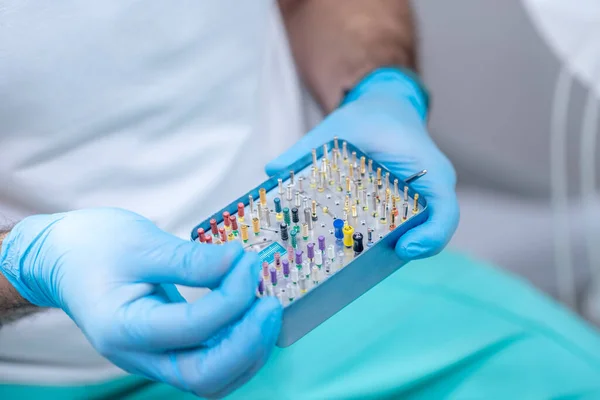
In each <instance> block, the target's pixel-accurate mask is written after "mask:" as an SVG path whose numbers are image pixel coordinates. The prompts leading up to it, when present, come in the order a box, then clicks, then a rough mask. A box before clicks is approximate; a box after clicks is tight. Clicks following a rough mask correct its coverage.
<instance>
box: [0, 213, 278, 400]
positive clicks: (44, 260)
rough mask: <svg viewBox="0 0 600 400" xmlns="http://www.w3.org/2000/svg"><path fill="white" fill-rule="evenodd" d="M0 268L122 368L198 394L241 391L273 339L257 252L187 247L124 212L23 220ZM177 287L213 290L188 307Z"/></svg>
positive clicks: (272, 315) (274, 307) (274, 326)
mask: <svg viewBox="0 0 600 400" xmlns="http://www.w3.org/2000/svg"><path fill="white" fill-rule="evenodd" d="M0 268H1V270H2V272H3V274H4V275H5V276H6V277H7V279H8V280H9V281H10V282H11V284H12V285H13V286H14V287H15V288H16V290H17V291H18V292H19V293H20V294H21V295H22V296H23V297H25V298H26V299H27V300H29V301H30V302H31V303H33V304H35V305H38V306H42V307H59V308H62V309H63V310H64V311H65V312H66V313H67V314H68V315H69V316H70V317H71V318H72V319H73V320H74V321H75V323H76V324H77V326H79V328H81V330H82V331H83V332H84V333H85V335H86V336H87V338H88V339H89V341H90V342H91V343H92V345H93V346H94V347H95V348H96V350H98V351H99V352H100V354H102V355H104V356H105V357H106V358H108V359H109V360H110V361H112V362H113V363H115V364H116V365H118V366H119V367H121V368H123V369H125V370H126V371H129V372H132V373H136V374H140V375H143V376H145V377H147V378H149V379H153V380H157V381H161V382H166V383H169V384H171V385H174V386H176V387H178V388H180V389H182V390H185V391H190V392H193V393H195V394H197V395H201V396H207V397H213V396H223V395H225V394H227V393H228V392H230V391H232V390H234V389H235V388H237V387H239V386H240V385H242V384H243V383H245V382H246V381H247V380H248V379H250V378H251V377H252V376H253V375H254V374H255V373H256V371H257V370H258V369H259V368H260V367H261V366H262V365H263V364H264V362H265V361H266V359H267V357H268V355H269V353H270V350H271V349H272V347H273V345H274V343H275V341H276V339H277V336H278V334H279V328H280V322H281V306H280V305H279V302H278V301H277V300H276V299H275V298H272V297H270V298H263V299H260V300H257V299H256V297H255V293H256V289H257V285H258V280H259V271H260V265H259V262H258V258H257V254H255V253H244V252H243V251H242V246H241V245H240V244H239V243H231V244H226V245H205V244H199V243H192V242H188V241H183V240H181V239H178V238H176V237H175V236H172V235H170V234H168V233H166V232H164V231H162V230H160V229H159V228H158V227H156V226H155V225H154V224H153V223H152V222H150V221H149V220H147V219H146V218H143V217H141V216H139V215H137V214H134V213H132V212H129V211H125V210H121V209H112V208H100V209H89V210H81V211H73V212H69V213H64V214H53V215H38V216H32V217H29V218H26V219H24V220H23V221H21V222H20V223H19V224H17V225H16V226H15V227H14V229H13V230H12V231H11V233H10V234H9V235H8V236H7V237H6V238H5V240H4V243H3V246H2V252H1V253H0ZM173 284H181V285H186V286H194V287H208V288H211V289H214V290H213V291H212V292H210V293H209V294H207V295H205V296H204V297H201V298H200V299H198V300H197V301H195V302H193V303H187V302H185V301H184V300H183V298H182V297H181V296H180V295H179V293H178V292H177V290H176V288H175V286H174V285H173Z"/></svg>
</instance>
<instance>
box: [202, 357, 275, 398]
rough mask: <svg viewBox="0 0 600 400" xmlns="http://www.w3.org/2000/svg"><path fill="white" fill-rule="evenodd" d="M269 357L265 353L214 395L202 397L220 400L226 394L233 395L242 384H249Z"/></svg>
mask: <svg viewBox="0 0 600 400" xmlns="http://www.w3.org/2000/svg"><path fill="white" fill-rule="evenodd" d="M269 355H270V352H267V353H265V355H264V356H263V357H261V358H260V359H259V360H258V361H257V362H255V363H254V365H252V366H251V367H250V368H248V369H247V370H246V372H244V373H243V374H242V375H240V376H239V377H238V378H237V379H236V380H234V381H232V382H231V383H229V384H228V385H227V386H225V387H224V388H223V389H221V390H219V391H217V392H214V393H209V394H206V395H205V396H204V397H206V398H209V399H221V398H223V397H225V396H227V395H228V394H231V393H233V392H234V391H236V390H237V389H239V388H240V387H242V386H243V385H244V384H246V383H247V382H249V381H250V379H252V378H253V377H254V375H256V373H257V372H258V371H259V370H260V369H261V368H262V367H263V366H264V365H265V363H266V362H267V360H268V359H269Z"/></svg>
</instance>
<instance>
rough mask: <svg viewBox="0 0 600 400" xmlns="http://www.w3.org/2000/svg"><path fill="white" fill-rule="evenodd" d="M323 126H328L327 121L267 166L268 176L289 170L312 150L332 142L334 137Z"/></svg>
mask: <svg viewBox="0 0 600 400" xmlns="http://www.w3.org/2000/svg"><path fill="white" fill-rule="evenodd" d="M323 126H326V121H324V122H323V123H322V124H320V125H319V126H317V127H316V128H315V129H313V130H312V131H310V132H308V133H307V134H306V135H304V136H303V137H302V138H301V139H300V140H299V141H297V142H296V143H295V144H294V145H292V147H290V148H289V149H287V150H286V151H285V152H284V153H283V154H281V155H280V156H279V157H277V158H275V159H274V160H272V161H271V162H269V163H268V164H267V165H266V166H265V171H266V173H267V175H269V176H273V175H275V174H276V173H277V172H280V171H282V170H285V169H287V168H288V167H289V166H290V165H292V164H293V163H294V162H296V161H298V160H299V159H301V158H302V157H304V156H306V155H307V154H310V153H311V151H312V149H314V148H317V147H319V146H322V145H323V144H324V143H327V142H328V141H329V140H331V139H332V138H333V136H332V135H331V134H330V133H329V132H328V131H327V129H325V128H323Z"/></svg>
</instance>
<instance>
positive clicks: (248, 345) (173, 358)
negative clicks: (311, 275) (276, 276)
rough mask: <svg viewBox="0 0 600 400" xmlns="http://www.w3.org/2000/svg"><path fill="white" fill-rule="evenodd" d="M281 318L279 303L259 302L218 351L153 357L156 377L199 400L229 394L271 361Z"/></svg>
mask: <svg viewBox="0 0 600 400" xmlns="http://www.w3.org/2000/svg"><path fill="white" fill-rule="evenodd" d="M281 314H282V307H281V304H280V303H279V302H278V301H277V299H275V298H273V297H265V298H262V299H259V300H258V301H257V302H255V304H254V306H253V307H252V309H251V310H250V311H249V312H248V313H247V314H246V315H245V316H244V318H243V319H242V320H241V321H239V322H238V323H237V324H236V325H235V326H234V327H233V329H231V330H230V332H229V333H228V334H227V335H226V336H225V337H224V338H223V339H222V340H221V341H220V342H219V343H218V344H217V345H216V346H215V347H211V348H208V349H207V348H199V349H194V350H186V351H179V352H176V353H173V355H170V354H161V355H158V354H157V355H151V356H150V357H151V358H150V359H149V360H150V361H151V364H152V367H150V368H152V369H153V370H155V371H154V372H153V375H154V376H158V377H163V379H164V380H166V381H167V382H169V383H170V384H172V385H174V386H177V387H179V388H182V389H184V390H187V391H191V392H193V393H195V394H196V395H198V396H204V395H210V394H214V393H219V392H222V391H223V392H225V391H226V390H227V388H228V387H229V386H230V385H232V383H233V382H235V383H236V384H237V383H239V382H240V381H238V379H239V378H240V377H241V376H242V375H245V378H247V379H250V378H251V377H252V376H251V375H250V374H246V372H248V371H249V370H250V369H252V367H253V366H256V365H257V364H258V365H259V367H260V366H262V364H263V363H264V362H265V361H266V360H267V358H268V355H269V354H270V352H271V350H272V348H273V346H274V345H275V341H276V340H277V337H278V336H279V330H280V328H281ZM146 360H147V359H146ZM257 369H258V368H257ZM254 372H255V371H254ZM241 383H244V382H241ZM232 386H233V385H232Z"/></svg>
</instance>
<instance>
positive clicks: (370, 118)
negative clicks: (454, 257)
mask: <svg viewBox="0 0 600 400" xmlns="http://www.w3.org/2000/svg"><path fill="white" fill-rule="evenodd" d="M426 113H427V105H426V104H425V99H424V96H423V93H422V91H421V90H420V89H419V87H418V86H417V85H416V84H415V82H414V81H413V80H412V79H411V78H409V77H408V76H407V75H405V74H404V73H402V72H401V71H400V70H396V69H393V68H384V69H379V70H376V71H374V72H373V73H371V74H370V75H368V76H367V77H365V79H364V80H363V81H362V82H360V83H359V84H358V85H357V86H356V87H355V88H354V89H353V90H352V91H350V93H349V94H348V95H347V96H346V99H345V101H344V103H343V104H342V106H341V107H340V108H339V109H337V110H336V111H334V112H333V113H331V114H330V115H329V116H328V117H327V118H325V120H324V121H323V122H322V123H321V124H319V125H318V126H317V127H316V128H314V129H313V130H312V131H310V132H309V133H308V134H306V135H305V136H304V137H303V138H302V139H301V140H300V141H299V142H298V143H297V144H295V145H294V146H293V147H292V148H291V149H290V150H288V151H287V152H286V153H284V154H283V155H281V156H280V157H278V158H277V159H275V160H273V161H272V162H271V163H269V164H268V165H267V167H266V170H267V174H269V175H273V174H274V173H276V172H278V171H280V170H282V169H286V168H288V167H289V165H291V164H293V163H294V162H295V161H296V160H298V159H300V158H301V157H303V156H304V155H306V154H309V153H310V151H311V149H313V148H315V147H319V146H320V145H322V144H323V143H325V142H327V141H329V140H331V139H332V138H333V137H334V136H338V137H339V138H340V139H344V140H348V141H349V142H351V143H352V144H354V145H356V146H357V147H358V148H360V149H361V150H363V151H364V152H366V153H367V154H369V155H370V156H371V157H373V158H374V159H375V160H376V161H378V162H380V163H382V164H383V165H385V166H386V167H387V168H388V169H389V170H390V171H391V172H392V173H393V174H394V175H397V176H398V177H400V178H403V179H404V178H407V177H409V176H410V175H412V174H414V173H416V172H419V171H421V170H424V169H426V170H427V171H428V172H427V175H425V176H424V177H422V178H420V179H419V180H418V181H416V182H414V183H413V184H412V187H413V188H414V189H415V190H416V191H417V192H419V193H420V194H421V195H422V196H425V198H426V199H427V203H428V205H429V218H428V219H427V221H426V222H425V223H423V224H422V225H420V226H417V227H415V228H413V229H411V230H410V231H408V232H407V233H406V234H404V235H403V236H402V237H401V238H400V240H399V241H398V243H397V244H396V252H397V253H398V255H399V256H400V257H401V258H402V259H404V260H411V259H416V258H423V257H428V256H432V255H434V254H436V253H438V252H439V251H440V250H441V249H442V248H443V247H444V246H445V245H446V244H447V243H448V241H449V240H450V237H451V236H452V234H453V233H454V231H455V230H456V227H457V225H458V218H459V210H458V203H457V200H456V194H455V191H454V187H455V184H456V174H455V172H454V168H453V167H452V165H451V164H450V161H449V160H448V159H447V158H446V157H445V156H444V155H443V154H442V153H441V152H440V150H439V149H438V148H437V147H436V145H435V144H434V143H433V141H432V140H431V138H430V137H429V135H428V133H427V127H426V123H425V119H426Z"/></svg>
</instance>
